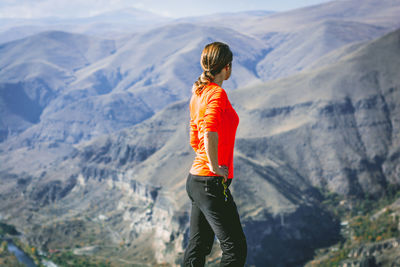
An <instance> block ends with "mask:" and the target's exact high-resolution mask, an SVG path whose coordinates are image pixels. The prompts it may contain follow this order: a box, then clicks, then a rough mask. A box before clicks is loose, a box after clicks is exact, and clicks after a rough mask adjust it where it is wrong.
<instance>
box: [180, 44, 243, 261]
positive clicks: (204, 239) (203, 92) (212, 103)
mask: <svg viewBox="0 0 400 267" xmlns="http://www.w3.org/2000/svg"><path fill="white" fill-rule="evenodd" d="M200 63H201V67H202V68H203V73H202V74H201V76H200V77H199V79H198V80H197V81H196V82H195V83H194V85H193V94H192V98H191V100H190V128H191V130H190V144H191V146H192V147H193V149H194V151H195V152H196V158H195V159H194V162H193V164H192V167H191V169H190V172H189V175H188V178H187V182H186V190H187V193H188V196H189V198H190V200H191V201H192V210H191V216H190V239H189V244H188V246H187V248H186V251H185V256H184V266H204V263H205V257H206V256H207V255H208V254H210V252H211V248H212V245H213V243H214V235H216V236H217V238H218V240H219V241H220V244H221V249H222V259H221V266H244V263H245V260H246V255H247V245H246V238H245V236H244V233H243V230H242V226H241V224H240V219H239V214H238V212H237V208H236V204H235V202H234V201H233V198H232V195H231V193H230V191H229V188H228V186H229V185H230V183H231V181H232V178H233V148H234V143H235V134H236V128H237V126H238V124H239V117H238V115H237V114H236V112H235V110H234V109H233V108H232V105H231V103H230V102H229V100H228V97H227V95H226V92H225V90H224V89H222V88H221V86H222V83H223V81H224V80H228V79H229V77H230V75H231V70H232V52H231V50H230V49H229V46H228V45H226V44H224V43H220V42H215V43H211V44H208V45H206V47H205V48H204V50H203V52H202V54H201V60H200Z"/></svg>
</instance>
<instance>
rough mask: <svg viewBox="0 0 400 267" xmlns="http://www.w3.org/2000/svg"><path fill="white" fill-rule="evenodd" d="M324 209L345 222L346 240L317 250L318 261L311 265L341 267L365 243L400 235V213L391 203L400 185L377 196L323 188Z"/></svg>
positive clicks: (397, 195) (343, 223) (343, 235)
mask: <svg viewBox="0 0 400 267" xmlns="http://www.w3.org/2000/svg"><path fill="white" fill-rule="evenodd" d="M320 192H321V194H322V195H323V199H324V200H323V201H322V202H321V203H322V205H323V208H325V209H326V210H329V211H330V212H331V213H332V214H333V216H335V217H336V218H337V219H339V220H340V221H341V222H342V240H341V241H340V242H339V243H338V244H336V245H334V246H332V247H330V248H325V249H320V250H318V251H316V257H315V260H313V261H312V262H310V263H309V264H308V265H307V266H323V267H324V266H338V265H339V263H340V262H341V261H343V260H346V259H349V257H348V254H349V252H350V251H351V250H352V249H354V248H357V247H359V246H360V245H362V244H366V243H370V242H379V241H384V240H387V239H390V238H399V237H400V231H399V228H398V225H399V220H400V216H399V214H396V212H393V211H392V210H390V209H389V208H387V206H388V205H390V204H392V203H393V202H394V201H396V200H397V199H398V198H400V188H399V187H397V186H393V185H390V186H388V189H387V191H386V194H385V195H384V196H383V197H381V198H379V199H374V198H373V197H372V196H366V197H365V199H356V198H348V199H345V198H343V197H342V196H340V195H338V194H336V193H332V192H326V191H323V190H321V191H320Z"/></svg>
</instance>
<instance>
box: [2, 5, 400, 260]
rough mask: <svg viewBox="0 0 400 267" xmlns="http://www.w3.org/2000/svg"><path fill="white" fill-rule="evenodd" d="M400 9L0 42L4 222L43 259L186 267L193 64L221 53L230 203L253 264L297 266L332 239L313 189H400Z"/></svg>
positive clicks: (249, 17) (311, 12)
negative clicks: (229, 120) (218, 48)
mask: <svg viewBox="0 0 400 267" xmlns="http://www.w3.org/2000/svg"><path fill="white" fill-rule="evenodd" d="M397 11H400V3H399V2H396V1H375V0H368V1H357V0H354V1H353V0H351V1H331V2H328V3H326V4H322V5H317V6H311V7H307V8H302V9H298V10H293V11H289V12H280V13H272V12H246V13H239V14H229V13H228V14H221V15H220V16H218V15H215V16H212V19H211V18H210V17H208V16H206V17H198V18H193V19H192V20H191V19H190V18H185V19H181V20H176V21H165V20H162V19H161V20H160V21H158V22H157V23H154V25H151V27H150V26H149V27H150V28H148V29H145V28H143V29H141V30H137V31H135V30H133V31H132V32H130V33H126V34H123V35H119V34H118V38H115V36H116V35H112V34H111V35H108V37H106V38H102V37H99V36H93V35H87V34H81V33H79V34H78V33H76V32H75V33H71V32H65V31H51V29H50V31H49V30H48V29H47V30H46V31H43V32H40V33H37V34H33V35H30V36H25V37H24V38H22V39H16V40H12V41H9V42H3V43H1V44H0V58H1V59H0V118H1V119H0V133H1V136H0V141H1V143H0V174H1V175H0V184H1V187H0V197H1V199H2V201H1V205H0V220H3V221H5V222H7V223H9V224H12V225H15V226H16V227H17V229H18V230H19V231H20V232H22V233H23V235H24V238H25V241H26V242H27V243H29V244H31V245H32V246H37V247H38V248H40V249H42V250H46V249H47V250H48V249H54V248H76V247H77V245H78V244H83V245H80V247H86V248H87V250H86V252H82V251H80V252H79V253H86V254H87V255H90V256H91V257H98V258H102V257H105V258H108V259H109V260H111V261H112V262H114V263H116V264H119V265H121V266H123V265H124V264H138V265H146V264H147V265H150V266H152V265H155V264H168V265H178V264H180V262H181V260H182V255H183V251H184V248H185V246H186V244H187V238H188V226H189V211H190V207H189V201H188V198H187V196H186V192H185V182H186V176H187V174H188V171H189V168H190V165H191V162H192V160H193V158H194V152H193V151H192V149H191V148H190V146H189V140H188V138H189V127H188V121H189V113H188V100H189V97H190V95H191V91H190V88H191V84H192V83H193V81H195V80H196V79H197V76H198V75H200V73H201V69H200V66H199V64H198V63H196V62H198V60H199V56H200V54H201V50H202V48H203V47H204V45H205V44H206V43H209V42H211V41H215V40H220V41H224V42H226V43H228V44H229V45H230V46H231V49H232V51H233V53H234V62H233V75H232V77H231V79H230V80H229V81H227V82H224V84H223V87H224V88H226V90H227V92H228V97H229V99H230V100H231V102H232V104H233V106H234V108H235V109H236V111H237V112H238V114H239V117H240V124H239V128H238V132H237V139H236V146H235V178H234V181H233V184H232V191H233V195H234V197H235V201H236V203H237V206H238V208H239V214H240V215H241V218H242V223H243V226H244V231H245V233H246V237H247V240H248V246H249V251H248V260H247V263H248V264H249V265H250V266H251V265H255V266H265V265H271V266H302V265H304V264H305V263H306V262H307V261H309V260H311V259H312V258H313V256H314V253H315V250H316V249H318V248H321V247H326V246H330V245H332V244H335V243H336V242H338V240H339V239H340V227H341V226H340V223H341V222H340V221H339V220H338V218H336V217H335V216H333V215H332V214H331V213H330V212H328V211H327V210H325V209H324V207H323V206H322V205H321V201H323V199H324V196H323V195H322V193H321V192H322V191H324V190H326V191H329V192H332V193H337V194H339V195H341V196H343V197H345V198H349V199H363V198H366V197H373V198H375V199H379V198H381V197H382V196H384V195H385V194H386V193H387V188H388V187H389V186H399V185H400V180H399V179H400V178H399V177H400V170H399V168H398V166H400V146H399V144H400V124H399V123H400V121H399V119H398V118H400V113H399V112H400V111H399V103H400V91H399V90H400V76H399V75H398V70H399V69H400V58H399V57H398V55H399V52H400V51H399V50H400V31H399V30H398V29H397V28H399V27H400V21H399V20H398V18H397V16H396V12H397ZM128 13H129V12H128ZM118 14H119V13H118ZM130 14H131V13H129V14H128V15H129V16H131V15H130ZM113 17H114V16H113V15H104V16H100V17H99V18H92V20H93V21H99V20H100V21H105V22H109V21H108V20H107V19H106V18H109V19H110V20H112V18H113ZM227 18H232V19H231V20H229V19H227ZM235 18H240V20H241V23H239V24H238V23H234V21H235ZM121 20H124V17H123V16H121ZM144 21H146V20H145V19H144ZM222 21H224V22H222ZM144 23H145V22H144ZM80 25H85V24H84V23H83V22H82V23H81V24H80ZM43 27H44V28H46V27H47V26H43ZM396 29H397V30H396ZM121 32H123V31H122V30H121ZM119 33H120V32H119ZM112 36H114V37H112ZM321 236H324V238H321ZM215 246H216V244H215ZM77 253H78V252H77ZM219 256H220V251H219V250H218V249H215V250H214V252H213V254H212V257H210V258H209V262H210V264H211V263H212V262H213V261H214V260H216V259H218V257H219Z"/></svg>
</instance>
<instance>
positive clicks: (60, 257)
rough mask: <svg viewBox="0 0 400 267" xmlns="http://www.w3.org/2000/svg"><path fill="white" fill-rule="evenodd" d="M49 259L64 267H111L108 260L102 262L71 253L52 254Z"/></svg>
mask: <svg viewBox="0 0 400 267" xmlns="http://www.w3.org/2000/svg"><path fill="white" fill-rule="evenodd" d="M49 259H50V260H51V261H53V262H54V263H55V264H57V265H60V266H63V267H68V266H71V267H80V266H82V267H83V266H84V267H110V266H111V265H110V263H109V261H108V260H106V261H100V260H96V259H93V258H90V257H88V256H80V255H74V254H73V253H72V252H71V251H65V252H59V253H54V254H52V255H51V256H50V257H49Z"/></svg>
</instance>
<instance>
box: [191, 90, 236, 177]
mask: <svg viewBox="0 0 400 267" xmlns="http://www.w3.org/2000/svg"><path fill="white" fill-rule="evenodd" d="M238 124H239V117H238V115H237V113H236V111H235V110H234V109H233V107H232V105H231V103H230V102H229V99H228V96H227V94H226V92H225V90H224V89H222V88H221V87H220V86H219V85H218V84H216V83H210V84H209V85H208V86H206V87H205V88H203V90H202V91H201V93H200V95H196V94H193V95H192V98H191V100H190V145H191V146H192V147H193V149H194V151H195V152H196V158H195V159H194V161H193V164H192V168H191V169H190V173H191V174H194V175H200V176H216V174H214V173H212V172H211V171H210V168H209V167H208V166H207V164H209V163H210V162H209V160H208V157H207V154H206V150H205V147H204V135H205V133H206V132H217V133H218V164H219V165H226V166H228V169H229V175H228V178H229V179H232V178H233V148H234V145H235V135H236V129H237V126H238Z"/></svg>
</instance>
